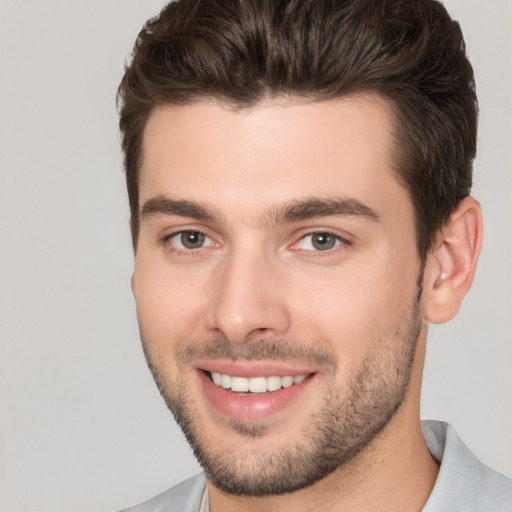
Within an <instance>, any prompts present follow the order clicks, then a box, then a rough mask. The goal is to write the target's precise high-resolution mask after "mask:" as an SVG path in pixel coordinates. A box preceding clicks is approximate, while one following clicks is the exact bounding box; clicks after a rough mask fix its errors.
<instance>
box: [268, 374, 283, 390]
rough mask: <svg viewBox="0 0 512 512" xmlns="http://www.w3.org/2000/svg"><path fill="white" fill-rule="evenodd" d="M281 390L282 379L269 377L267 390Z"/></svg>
mask: <svg viewBox="0 0 512 512" xmlns="http://www.w3.org/2000/svg"><path fill="white" fill-rule="evenodd" d="M278 389H281V377H267V390H268V391H277V390H278Z"/></svg>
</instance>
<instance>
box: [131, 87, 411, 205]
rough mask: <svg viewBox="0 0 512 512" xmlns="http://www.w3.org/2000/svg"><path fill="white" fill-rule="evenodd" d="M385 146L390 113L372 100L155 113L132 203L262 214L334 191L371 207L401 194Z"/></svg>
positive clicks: (208, 104)
mask: <svg viewBox="0 0 512 512" xmlns="http://www.w3.org/2000/svg"><path fill="white" fill-rule="evenodd" d="M393 147H394V139H393V126H392V115H391V108H390V106H389V105H388V104H387V103H386V102H385V101H384V100H383V99H381V98H379V97H378V96H376V95H370V94H368V95H359V96H353V97H347V98H343V99H336V100H329V101H322V102H305V101H296V100H289V99H288V100H286V99H282V98H281V99H276V100H269V101H267V102H265V103H262V104H259V105H256V106H254V107H251V108H244V109H233V108H230V107H229V106H227V105H225V104H222V103H216V102H213V101H201V102H197V103H193V104H190V105H185V106H165V107H158V108H156V109H155V110H154V112H153V113H152V115H151V116H150V118H149V120H148V123H147V126H146V129H145V132H144V140H143V153H142V156H143V157H142V166H141V174H140V177H139V195H140V204H141V205H143V204H144V202H145V201H147V200H148V199H151V198H152V197H156V196H160V195H171V196H178V197H180V198H190V199H194V200H199V201H203V202H206V203H209V204H218V205H219V207H220V208H224V207H225V208H228V207H229V205H232V206H234V207H235V208H236V207H239V206H242V207H246V206H248V203H251V205H252V207H253V208H258V207H260V208H262V209H263V208H265V209H268V208H269V207H271V206H272V204H274V203H276V202H283V201H288V200H293V199H296V198H297V197H302V196H312V195H314V196H319V197H320V196H330V195H332V194H335V195H336V196H344V197H349V198H356V199H357V200H359V201H360V202H363V203H371V204H372V208H373V207H375V206H376V207H377V208H378V207H379V203H381V202H382V199H383V198H387V200H388V201H392V200H394V197H393V196H396V195H397V194H398V195H400V194H402V195H405V196H407V194H406V193H405V190H404V189H403V188H402V187H401V186H400V185H399V182H398V180H397V178H396V175H395V173H394V171H393V158H392V155H393ZM388 196H389V197H388ZM402 200H403V198H402ZM406 200H407V197H406ZM237 201H238V203H239V205H238V206H236V203H237ZM382 206H384V205H382Z"/></svg>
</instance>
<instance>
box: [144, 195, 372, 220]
mask: <svg viewBox="0 0 512 512" xmlns="http://www.w3.org/2000/svg"><path fill="white" fill-rule="evenodd" d="M159 215H177V216H180V217H190V218H193V219H197V220H202V221H210V222H214V223H222V217H221V215H219V214H218V213H217V212H215V211H214V210H213V209H212V208H211V207H209V206H207V205H204V204H200V203H197V202H195V201H190V200H187V199H171V198H169V197H167V196H163V195H161V196H156V197H153V198H151V199H148V201H146V202H145V203H144V205H143V207H142V209H141V217H142V219H144V220H146V219H148V218H150V217H154V216H159ZM331 216H347V217H359V218H363V219H365V220H369V221H372V222H380V221H381V219H380V216H379V215H378V213H377V212H376V211H375V210H373V209H372V208H370V207H369V206H367V205H365V204H363V203H361V202H360V201H358V200H357V199H353V198H340V197H328V198H323V197H308V198H305V199H295V200H293V201H290V202H287V203H285V204H283V205H279V206H274V207H271V208H269V209H268V210H267V211H266V212H265V213H264V215H263V216H262V217H261V219H260V224H263V225H267V224H270V225H272V224H284V223H287V222H297V221H301V220H307V219H314V218H318V217H331Z"/></svg>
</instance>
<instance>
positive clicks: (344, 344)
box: [288, 258, 417, 368]
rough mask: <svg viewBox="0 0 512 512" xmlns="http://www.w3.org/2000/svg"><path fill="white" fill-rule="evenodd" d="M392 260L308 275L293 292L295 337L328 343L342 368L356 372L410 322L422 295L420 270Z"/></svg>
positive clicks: (290, 293)
mask: <svg viewBox="0 0 512 512" xmlns="http://www.w3.org/2000/svg"><path fill="white" fill-rule="evenodd" d="M392 260H393V259H392V258H382V259H381V260H380V261H379V264H378V263H377V262H376V260H374V261H373V264H371V265H364V264H358V265H346V266H344V267H343V268H340V269H338V270H337V271H336V272H332V273H331V274H329V275H322V276H321V275H320V274H318V275H316V276H315V275H314V274H313V273H309V274H304V275H303V277H302V278H301V280H300V284H299V282H297V285H296V286H295V287H294V288H293V289H292V290H291V291H290V292H289V293H288V296H289V297H293V300H292V301H291V302H290V308H291V310H292V313H293V319H294V335H295V337H297V338H298V339H302V340H303V341H308V340H309V341H315V342H318V343H323V344H325V345H327V346H328V347H329V348H330V349H331V350H333V351H334V352H335V353H336V355H337V357H338V362H339V364H340V365H341V366H344V367H346V368H354V367H356V366H357V364H358V363H360V362H361V361H362V360H364V359H365V358H366V357H367V356H368V355H369V354H370V353H371V352H372V351H373V350H374V349H375V345H376V344H378V343H379V342H380V341H381V340H382V339H383V338H385V337H388V336H390V333H392V332H394V330H395V328H396V325H397V324H398V323H400V322H401V321H403V320H404V319H407V318H408V314H409V311H410V307H411V304H412V301H413V300H414V297H415V295H416V278H417V275H416V269H415V268H413V267H412V266H411V267H410V268H408V269H407V268H404V266H403V265H402V264H401V262H398V261H392Z"/></svg>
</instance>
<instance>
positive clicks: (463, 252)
mask: <svg viewBox="0 0 512 512" xmlns="http://www.w3.org/2000/svg"><path fill="white" fill-rule="evenodd" d="M482 234H483V226H482V212H481V208H480V205H479V204H478V202H477V201H476V200H475V199H473V198H472V197H466V198H465V199H463V200H462V201H461V202H460V203H459V206H458V207H457V209H456V210H455V211H454V212H453V213H452V215H451V216H450V219H449V221H448V223H447V225H446V226H445V227H444V228H443V229H442V230H441V231H440V232H439V235H438V237H437V239H436V243H435V245H434V248H433V250H432V251H431V253H430V254H429V256H428V258H427V263H426V266H425V275H424V281H423V290H424V302H423V306H424V309H423V311H424V317H425V320H426V321H427V322H430V323H434V324H440V323H443V322H447V321H448V320H451V319H452V318H453V317H454V316H455V315H456V314H457V312H458V311H459V307H460V304H461V303H462V299H464V297H465V295H466V293H467V292H468V290H469V288H470V287H471V284H472V282H473V277H474V275H475V270H476V264H477V261H478V256H479V255H480V249H481V247H482Z"/></svg>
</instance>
